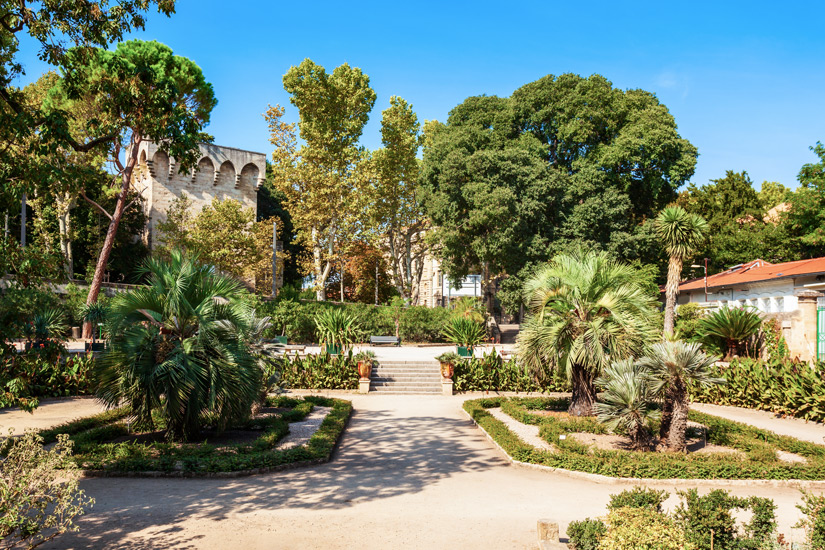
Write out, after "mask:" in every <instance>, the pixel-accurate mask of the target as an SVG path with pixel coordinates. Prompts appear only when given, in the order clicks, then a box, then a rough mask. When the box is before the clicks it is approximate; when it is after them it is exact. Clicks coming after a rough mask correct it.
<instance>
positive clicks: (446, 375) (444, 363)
mask: <svg viewBox="0 0 825 550" xmlns="http://www.w3.org/2000/svg"><path fill="white" fill-rule="evenodd" d="M435 360H436V361H438V362H439V363H441V378H442V379H444V380H452V378H453V375H454V374H455V366H456V365H457V364H458V362H459V361H461V356H459V355H458V354H457V353H455V352H454V351H448V352H446V353H442V354H441V355H439V356H438V357H436V358H435Z"/></svg>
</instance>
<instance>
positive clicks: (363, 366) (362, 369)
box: [358, 361, 372, 380]
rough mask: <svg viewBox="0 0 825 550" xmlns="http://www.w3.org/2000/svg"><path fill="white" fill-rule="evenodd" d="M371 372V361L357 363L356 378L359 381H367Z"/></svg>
mask: <svg viewBox="0 0 825 550" xmlns="http://www.w3.org/2000/svg"><path fill="white" fill-rule="evenodd" d="M371 372H372V361H358V376H359V377H361V380H369V377H370V373H371Z"/></svg>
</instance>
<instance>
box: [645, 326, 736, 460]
mask: <svg viewBox="0 0 825 550" xmlns="http://www.w3.org/2000/svg"><path fill="white" fill-rule="evenodd" d="M718 360H719V358H718V357H715V356H713V355H707V354H706V353H705V352H703V351H702V344H700V343H686V342H682V341H679V340H665V341H664V342H660V343H658V344H654V345H653V346H651V347H650V350H649V352H648V353H647V354H645V356H644V357H642V358H641V359H640V360H639V363H640V364H641V365H642V367H644V368H646V369H647V370H648V372H650V374H651V375H652V376H654V377H656V378H657V379H658V380H659V381H660V383H661V384H660V388H661V389H660V391H661V392H662V394H663V395H664V400H665V402H666V403H668V405H666V406H665V407H664V409H665V411H668V412H669V411H672V416H670V418H668V419H667V420H668V425H667V426H666V428H665V431H666V434H667V438H668V448H669V449H670V450H671V451H676V452H684V450H685V432H686V431H687V419H688V409H689V406H690V401H689V395H688V383H693V384H698V385H700V386H711V385H713V384H720V383H722V380H721V379H719V378H714V377H713V374H712V367H713V364H714V363H715V362H716V361H718Z"/></svg>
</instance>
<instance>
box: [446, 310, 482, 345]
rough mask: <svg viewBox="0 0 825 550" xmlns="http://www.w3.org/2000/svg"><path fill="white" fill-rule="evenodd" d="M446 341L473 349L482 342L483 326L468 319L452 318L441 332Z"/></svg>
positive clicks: (461, 317)
mask: <svg viewBox="0 0 825 550" xmlns="http://www.w3.org/2000/svg"><path fill="white" fill-rule="evenodd" d="M441 333H442V334H443V335H444V337H445V338H446V339H447V341H449V342H452V343H453V344H455V345H457V346H464V347H467V348H473V347H475V346H477V345H479V344H480V343H481V342H483V341H484V339H485V338H486V336H487V334H486V332H485V331H484V326H483V325H482V324H481V323H479V322H477V321H475V320H473V319H472V318H470V317H463V316H455V317H452V318H451V319H450V320H449V322H448V323H447V326H446V327H444V330H442V332H441Z"/></svg>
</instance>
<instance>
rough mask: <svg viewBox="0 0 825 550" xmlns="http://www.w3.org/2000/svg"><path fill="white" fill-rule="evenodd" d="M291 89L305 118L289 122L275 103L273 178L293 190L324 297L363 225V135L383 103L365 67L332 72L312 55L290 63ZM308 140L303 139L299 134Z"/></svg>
mask: <svg viewBox="0 0 825 550" xmlns="http://www.w3.org/2000/svg"><path fill="white" fill-rule="evenodd" d="M283 80H284V89H285V90H286V91H287V92H288V93H289V94H290V96H291V97H290V102H291V103H292V104H293V105H294V106H295V107H296V108H297V109H298V115H299V122H298V125H297V128H298V135H297V136H296V132H295V125H294V124H287V123H285V122H284V121H283V115H284V112H285V111H284V109H283V108H282V107H280V106H275V107H270V108H269V110H268V111H267V112H266V114H265V115H264V117H265V118H266V120H267V122H268V123H269V127H270V131H271V138H270V142H271V143H272V144H273V145H274V146H275V151H274V152H273V153H272V174H273V184H274V187H275V188H276V189H278V190H279V191H281V192H282V193H283V194H284V195H286V207H287V208H288V209H289V211H290V213H291V214H292V218H293V222H294V224H295V228H296V229H297V231H298V238H299V239H300V240H301V241H302V242H303V243H304V244H305V246H306V248H307V249H308V250H309V251H310V253H311V256H310V258H309V260H308V262H307V269H306V271H307V272H308V273H311V274H312V275H313V277H314V279H315V281H314V282H315V288H316V296H317V298H318V299H319V300H325V299H326V291H325V284H326V280H327V277H329V274H330V271H331V270H332V267H333V264H334V263H336V262H339V261H340V260H341V256H342V254H341V252H342V249H343V248H344V247H345V244H346V243H347V242H349V241H351V240H353V237H354V236H355V234H356V233H357V231H358V227H359V218H360V214H361V213H362V211H363V204H362V203H361V201H363V200H364V198H365V194H364V193H361V192H360V191H361V190H363V189H364V188H365V187H366V184H365V180H368V179H369V178H370V177H371V173H370V172H371V170H365V167H367V166H368V165H369V163H367V162H365V161H366V159H367V158H368V157H367V155H366V153H365V151H364V150H363V148H361V147H360V146H359V145H358V140H359V139H360V137H361V133H362V132H363V130H364V125H366V123H367V121H368V120H369V113H370V111H371V110H372V107H373V105H374V104H375V91H373V89H372V88H371V87H370V81H369V77H368V76H367V75H365V74H364V73H363V72H362V71H361V69H359V68H357V67H355V68H354V67H350V66H349V65H348V64H343V65H341V66H339V67H336V68H335V70H334V71H333V72H332V74H328V73H327V72H326V71H325V70H324V68H323V67H321V66H320V65H317V64H316V63H314V62H313V61H312V60H310V59H305V60H304V61H303V62H301V64H300V65H298V66H293V67H290V69H289V71H287V73H286V74H285V75H284V79H283ZM298 137H300V139H301V140H302V142H303V143H302V144H301V145H300V147H299V146H298V142H297V138H298Z"/></svg>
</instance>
